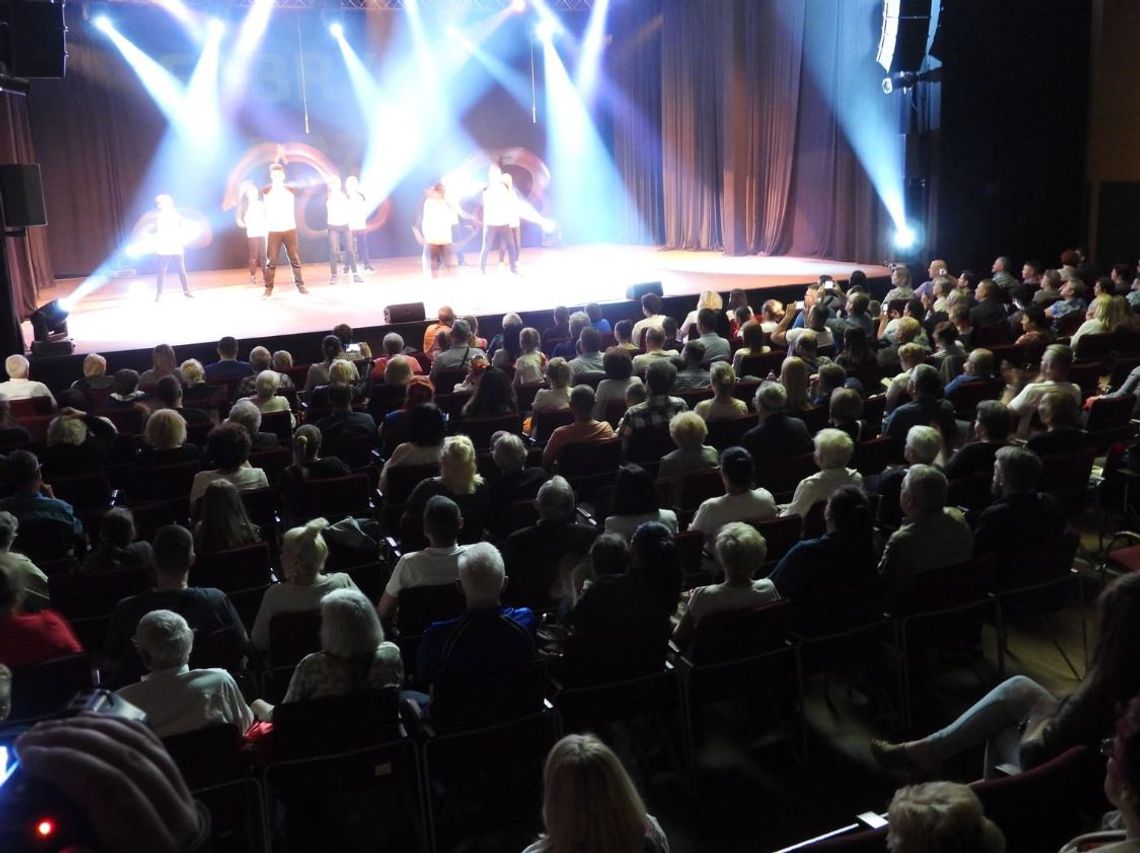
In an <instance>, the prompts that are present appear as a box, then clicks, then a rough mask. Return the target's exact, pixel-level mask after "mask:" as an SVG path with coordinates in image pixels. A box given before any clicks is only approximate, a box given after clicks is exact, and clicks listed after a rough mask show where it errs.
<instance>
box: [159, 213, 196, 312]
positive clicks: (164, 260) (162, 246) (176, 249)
mask: <svg viewBox="0 0 1140 853" xmlns="http://www.w3.org/2000/svg"><path fill="white" fill-rule="evenodd" d="M154 203H155V206H156V207H157V208H158V213H157V215H156V216H155V218H154V253H155V255H156V256H157V257H158V277H157V278H156V280H155V292H154V301H155V302H158V300H159V299H161V298H162V280H163V279H164V278H166V270H167V269H168V268H169V267H170V265H171V264H174V269H175V271H176V272H177V273H178V281H179V282H180V283H181V284H182V295H183V296H185V297H186V298H187V299H193V298H194V294H193V293H191V292H190V282H188V281H187V280H186V255H185V246H186V240H187V234H186V226H185V224H184V223H183V221H182V217H181V216H179V215H178V211H177V210H175V209H174V199H172V198H171V197H170V196H168V195H167V194H166V193H163V194H162V195H159V196H156V197H155V199H154Z"/></svg>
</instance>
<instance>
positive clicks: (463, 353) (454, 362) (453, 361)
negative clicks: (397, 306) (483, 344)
mask: <svg viewBox="0 0 1140 853" xmlns="http://www.w3.org/2000/svg"><path fill="white" fill-rule="evenodd" d="M448 338H449V340H450V345H449V346H448V348H447V349H445V350H441V351H440V353H439V355H437V356H436V357H435V359H434V361H432V365H431V378H432V381H433V382H434V381H436V380H437V379H438V377H439V373H440V371H441V370H466V369H467V364H468V362H470V361H471V357H472V356H473V355H476V354H478V355H481V356H483V357H484V358H486V356H487V354H486V353H485V352H484V351H483V350H481V349H479V348H477V347H473V346H471V343H470V339H471V327H470V326H469V325H468V324H467V321H466V320H456V321H455V323H454V324H453V325H452V327H451V330H450V332H449V333H448Z"/></svg>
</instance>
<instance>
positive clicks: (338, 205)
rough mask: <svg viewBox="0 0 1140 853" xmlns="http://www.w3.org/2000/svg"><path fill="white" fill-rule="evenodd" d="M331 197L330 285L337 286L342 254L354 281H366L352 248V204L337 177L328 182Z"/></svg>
mask: <svg viewBox="0 0 1140 853" xmlns="http://www.w3.org/2000/svg"><path fill="white" fill-rule="evenodd" d="M327 184H328V189H329V195H328V201H327V202H326V208H327V211H328V231H329V284H336V264H337V260H338V259H339V258H340V255H341V252H343V253H344V256H345V266H346V267H348V268H351V269H352V280H353V281H364V279H362V278H361V277H360V273H359V272H357V271H356V250H355V249H354V248H353V246H352V230H351V229H350V228H349V225H348V222H349V219H350V218H351V203H350V202H349V197H348V194H347V193H346V192H345V191H344V190H343V189H342V188H341V185H340V178H338V177H336V176H335V175H334V176H333V177H331V178H329V179H328V181H327Z"/></svg>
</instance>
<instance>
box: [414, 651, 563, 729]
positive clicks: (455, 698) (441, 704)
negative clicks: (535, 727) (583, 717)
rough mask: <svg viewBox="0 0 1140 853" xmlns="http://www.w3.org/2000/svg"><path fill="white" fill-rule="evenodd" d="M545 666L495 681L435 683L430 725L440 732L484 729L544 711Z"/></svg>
mask: <svg viewBox="0 0 1140 853" xmlns="http://www.w3.org/2000/svg"><path fill="white" fill-rule="evenodd" d="M545 690H546V665H545V664H544V663H543V662H542V661H535V662H533V663H531V664H528V665H527V666H525V667H523V668H522V669H520V670H517V671H515V672H510V673H505V674H503V675H501V676H498V677H494V678H479V679H462V680H455V681H447V680H443V681H436V682H435V684H433V685H432V701H431V723H432V727H433V728H435V730H436V731H437V732H441V733H443V732H457V731H466V730H469V729H477V728H482V727H484V726H491V725H495V724H497V723H503V722H506V721H508V720H514V719H519V718H521V717H526V716H529V715H531V714H537V713H539V712H540V711H542V708H543V696H544V693H545Z"/></svg>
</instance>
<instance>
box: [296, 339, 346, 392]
mask: <svg viewBox="0 0 1140 853" xmlns="http://www.w3.org/2000/svg"><path fill="white" fill-rule="evenodd" d="M321 353H322V354H323V355H324V359H323V360H322V361H318V362H315V363H313V364H311V365H310V366H309V373H308V375H307V376H305V387H304V389H303V390H302V391H301V396H303V397H304V398H305V399H306V400H308V399H309V397H310V396H311V395H312V393H313V391H314V390H315V389H316V388H317V387H318V386H320V385H328V384H329V370H330V369H331V368H332V366H333V364H334V363H335V362H337V361H345V360H346V359H347V358H348V356H346V355H345V354H344V346H343V344H341V341H340V338H338V337H337V336H336V335H325V337H324V339H323V340H322V341H321ZM348 363H349V364H351V365H352V373H353V375H352V381H353V382H355V381H356V380H358V379H359V378H360V374H359V373H358V372H357V370H356V365H355V364H354V363H353V362H351V361H349V362H348Z"/></svg>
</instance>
